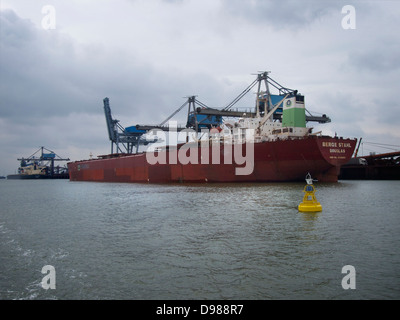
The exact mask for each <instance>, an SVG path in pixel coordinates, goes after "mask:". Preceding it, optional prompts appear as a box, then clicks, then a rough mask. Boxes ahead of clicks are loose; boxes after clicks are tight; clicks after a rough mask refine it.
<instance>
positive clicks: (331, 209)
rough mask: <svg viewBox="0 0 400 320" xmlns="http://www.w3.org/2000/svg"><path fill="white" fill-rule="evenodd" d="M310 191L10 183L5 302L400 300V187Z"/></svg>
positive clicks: (0, 249) (2, 285)
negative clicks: (305, 200) (307, 209)
mask: <svg viewBox="0 0 400 320" xmlns="http://www.w3.org/2000/svg"><path fill="white" fill-rule="evenodd" d="M303 187H304V184H301V183H277V184H273V183H270V184H264V183H263V184H199V185H195V184H175V185H152V184H120V183H91V182H70V181H68V180H34V181H26V180H25V181H22V180H21V181H19V180H0V299H3V300H11V299H33V300H39V299H40V300H41V299H57V300H69V299H79V300H82V299H90V300H92V299H112V300H114V299H130V300H131V299H132V300H137V299H141V300H142V299H146V300H152V299H168V300H171V299H175V300H180V299H185V300H186V299H193V300H200V299H201V300H203V299H226V300H230V299H236V300H269V299H277V300H278V299H327V300H331V299H333V300H349V299H399V298H400V181H339V182H338V183H333V184H322V183H316V184H315V187H316V189H317V193H316V197H317V199H318V201H319V202H320V203H321V205H322V207H323V210H322V212H319V213H301V212H299V211H298V210H297V205H298V204H299V203H300V202H301V201H302V197H303V192H302V190H303ZM49 265H50V266H52V267H54V273H53V278H52V279H51V281H53V282H54V285H55V289H52V288H50V289H49V288H46V287H45V286H44V285H42V280H44V278H45V277H47V276H48V275H49V274H48V273H46V272H43V273H42V268H43V267H44V266H49ZM348 265H350V266H353V267H354V274H353V278H351V279H350V280H349V278H346V277H347V276H348V274H347V273H346V272H342V268H343V267H344V266H348ZM46 279H48V278H46ZM345 279H346V281H347V283H350V282H352V283H353V284H354V288H350V289H349V288H345V286H344V285H343V283H344V282H346V281H345Z"/></svg>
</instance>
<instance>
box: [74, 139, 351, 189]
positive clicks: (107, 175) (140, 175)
mask: <svg viewBox="0 0 400 320" xmlns="http://www.w3.org/2000/svg"><path fill="white" fill-rule="evenodd" d="M356 142H357V140H356V139H340V138H331V137H316V136H311V137H308V138H303V139H294V140H279V141H274V142H262V143H255V144H254V170H253V172H252V173H251V174H250V175H242V176H241V175H236V174H235V168H237V167H244V165H240V166H239V165H237V164H235V161H232V162H233V163H232V164H224V163H225V158H224V150H223V148H224V147H223V146H221V149H220V150H221V151H220V164H212V152H211V149H209V153H210V154H209V163H210V164H201V163H202V162H203V163H204V159H202V158H201V153H202V152H201V148H199V149H198V150H196V151H198V158H197V160H198V163H199V164H190V163H189V164H186V165H183V164H179V163H178V164H169V163H167V164H155V165H150V164H149V163H148V162H147V159H146V154H145V153H141V154H134V155H120V156H118V157H115V156H114V157H112V156H110V157H109V158H107V159H94V160H87V161H77V162H70V163H68V169H69V175H70V180H71V181H101V182H152V183H170V182H274V181H304V179H305V176H306V175H307V173H308V172H309V173H310V174H311V176H312V177H313V178H315V179H317V180H318V181H320V182H336V181H337V179H338V175H339V171H340V166H341V165H342V164H345V163H347V162H348V161H349V160H350V158H351V156H352V154H353V151H354V148H355V145H356ZM227 147H228V146H227V145H225V148H227ZM230 147H232V146H230ZM228 148H229V147H228ZM163 152H167V154H166V155H167V159H168V156H169V152H170V151H163ZM242 154H243V155H245V145H242Z"/></svg>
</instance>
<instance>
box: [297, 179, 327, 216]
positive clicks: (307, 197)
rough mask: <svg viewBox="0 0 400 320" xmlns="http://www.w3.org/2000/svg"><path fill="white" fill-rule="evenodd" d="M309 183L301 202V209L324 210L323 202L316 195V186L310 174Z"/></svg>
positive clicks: (302, 210)
mask: <svg viewBox="0 0 400 320" xmlns="http://www.w3.org/2000/svg"><path fill="white" fill-rule="evenodd" d="M306 181H307V185H306V186H305V187H304V190H303V192H304V197H303V202H302V203H300V204H299V211H301V212H319V211H322V206H321V204H320V203H319V202H318V201H317V198H316V197H315V192H316V190H315V188H314V186H313V184H312V178H311V175H310V174H308V175H307V177H306Z"/></svg>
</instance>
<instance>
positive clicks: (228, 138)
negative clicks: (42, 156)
mask: <svg viewBox="0 0 400 320" xmlns="http://www.w3.org/2000/svg"><path fill="white" fill-rule="evenodd" d="M256 85H258V89H257V92H256V99H255V100H256V103H255V107H253V108H251V109H247V110H244V111H243V110H242V111H240V110H234V109H232V106H233V105H234V104H236V103H237V102H238V101H239V100H241V99H242V98H243V97H244V96H245V95H246V94H247V93H248V92H250V91H251V89H252V88H253V87H255V86H256ZM271 87H274V88H275V89H276V90H277V92H276V93H271V91H270V89H271ZM103 102H104V111H105V116H106V123H107V126H108V133H109V138H110V140H111V153H110V154H108V155H104V156H98V158H96V159H90V160H82V161H76V162H70V163H68V169H69V176H70V180H71V181H99V182H142V183H143V182H144V183H148V182H150V183H174V182H195V183H199V182H286V181H304V177H305V176H306V175H307V173H310V174H311V175H312V176H313V178H315V179H317V180H318V181H320V182H337V180H338V175H339V173H340V167H341V165H343V164H345V163H347V162H348V161H349V160H350V158H351V156H352V154H353V151H354V149H355V146H356V143H357V139H346V138H342V137H337V136H335V137H331V136H325V135H322V134H321V132H316V133H313V128H311V127H308V126H307V123H308V122H312V121H314V122H319V123H326V122H330V118H329V117H327V116H326V115H322V116H314V115H312V114H311V113H309V112H308V111H307V110H306V108H305V99H304V96H303V95H301V94H299V93H298V91H297V90H291V89H288V88H285V87H283V86H281V85H280V84H279V83H277V82H276V81H275V80H273V79H271V78H270V77H269V73H268V72H262V73H259V74H258V75H257V78H256V80H255V81H254V82H253V83H252V84H251V85H250V86H249V87H247V88H246V89H245V90H244V91H243V92H242V93H241V94H240V95H239V96H238V97H237V98H236V99H234V100H233V101H232V102H231V103H230V104H229V105H228V106H227V107H225V108H223V109H215V108H209V107H208V106H206V105H205V104H203V103H201V102H200V101H199V100H197V99H196V97H194V96H192V97H189V98H188V100H187V102H186V103H185V104H184V105H182V106H181V107H180V108H179V109H178V110H177V111H175V112H174V113H173V114H172V115H171V116H170V117H169V118H168V119H167V120H166V121H164V122H163V123H161V124H159V125H136V126H132V127H128V128H123V127H122V126H121V125H120V124H119V121H118V120H115V119H113V118H112V116H111V109H110V105H109V99H108V98H105V99H104V100H103ZM185 106H188V118H187V124H186V126H185V127H178V126H176V125H175V123H173V122H169V125H168V126H167V125H165V124H166V123H167V121H169V120H170V119H171V118H172V117H173V116H174V115H175V114H176V113H177V112H178V111H180V110H182V109H183V108H184V107H185ZM232 119H234V120H232ZM160 136H162V137H163V138H166V137H167V136H168V137H167V138H169V139H167V138H166V139H165V140H166V141H167V143H166V144H164V145H161V146H157V144H153V143H155V142H157V141H159V140H160ZM177 136H180V137H184V139H185V141H184V142H182V141H178V140H177V143H171V140H173V138H172V137H177ZM162 140H163V141H165V140H164V139H162ZM147 144H150V147H148V148H147V150H146V151H145V152H139V146H140V145H147ZM135 146H136V152H133V151H134V150H133V149H134V147H135ZM114 147H115V152H114Z"/></svg>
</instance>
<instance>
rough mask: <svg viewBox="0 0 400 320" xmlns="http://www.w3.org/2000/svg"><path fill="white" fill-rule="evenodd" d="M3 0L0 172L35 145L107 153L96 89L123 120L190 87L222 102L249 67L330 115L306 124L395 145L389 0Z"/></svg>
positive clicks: (158, 114) (399, 68) (397, 53)
mask: <svg viewBox="0 0 400 320" xmlns="http://www.w3.org/2000/svg"><path fill="white" fill-rule="evenodd" d="M0 3H1V25H0V72H1V74H0V77H1V78H0V85H1V87H0V150H1V158H0V175H6V174H9V173H13V172H15V170H16V169H17V167H18V162H17V160H16V159H17V158H18V157H22V156H25V157H26V156H29V155H31V154H32V153H34V152H35V151H36V150H37V149H39V147H40V146H45V147H47V148H49V149H51V150H53V151H55V152H56V153H57V154H58V155H60V156H62V157H69V158H71V160H80V159H87V158H89V154H90V153H92V154H93V155H99V154H106V153H108V152H109V151H110V142H109V141H108V134H107V128H106V124H105V118H104V113H103V101H102V100H103V98H104V97H109V98H110V104H111V108H112V113H113V116H114V117H115V118H117V119H119V120H120V123H121V124H122V125H123V126H125V127H127V126H131V125H135V124H138V123H140V124H158V123H160V122H162V121H163V120H165V119H166V118H167V117H168V116H169V115H170V114H172V112H174V111H175V110H176V109H177V108H178V107H179V106H181V105H182V104H183V103H184V102H185V97H187V96H189V95H197V96H198V99H199V100H200V101H202V102H204V103H206V104H207V105H209V106H210V107H219V108H222V107H224V106H225V105H227V104H228V103H229V102H230V101H232V100H233V99H234V98H235V97H236V96H237V95H238V94H239V93H240V92H241V91H242V90H243V89H245V88H246V87H247V86H248V85H249V84H250V83H251V82H252V81H253V80H254V79H255V75H254V74H255V73H257V72H258V71H271V77H272V78H273V79H275V80H276V81H278V82H279V83H281V84H282V85H285V86H287V87H289V88H292V89H297V90H299V91H300V92H301V93H302V94H304V95H305V97H306V107H307V109H308V110H310V111H312V112H315V113H325V114H327V115H328V116H330V117H331V119H332V123H330V124H326V125H317V124H313V123H310V125H313V126H315V130H314V131H319V130H323V132H324V133H326V134H334V133H335V132H337V134H338V135H339V136H344V137H351V138H353V137H357V138H360V137H362V138H363V141H364V142H365V144H364V145H363V149H362V150H361V151H363V152H364V153H365V154H368V153H369V152H370V151H375V152H377V153H380V152H390V151H392V149H397V150H399V149H400V147H399V145H400V120H399V112H400V102H399V98H398V93H399V89H400V88H399V87H400V36H399V34H398V30H400V1H397V0H392V1H391V0H370V1H368V0H346V1H341V0H332V1H330V0H324V1H321V0H112V1H111V0H79V1H78V0H69V1H65V0H45V1H41V0H34V1H33V0H1V1H0ZM345 5H352V6H353V8H354V9H355V11H354V13H355V16H354V15H351V12H350V11H347V10H344V11H343V12H342V9H343V7H344V6H345ZM49 8H50V9H49ZM354 17H355V19H353V18H354ZM349 27H352V28H349ZM246 104H248V105H246ZM253 104H254V95H250V97H249V98H247V99H245V100H243V101H242V102H241V104H239V105H238V107H246V106H249V107H251V106H253ZM185 116H186V115H185V112H183V116H181V117H178V118H176V120H178V121H182V122H183V121H185ZM368 142H370V143H371V142H372V143H383V144H387V145H390V146H387V147H388V148H382V147H378V146H376V145H372V144H370V143H368ZM392 145H393V146H397V147H392ZM390 148H392V149H390Z"/></svg>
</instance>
